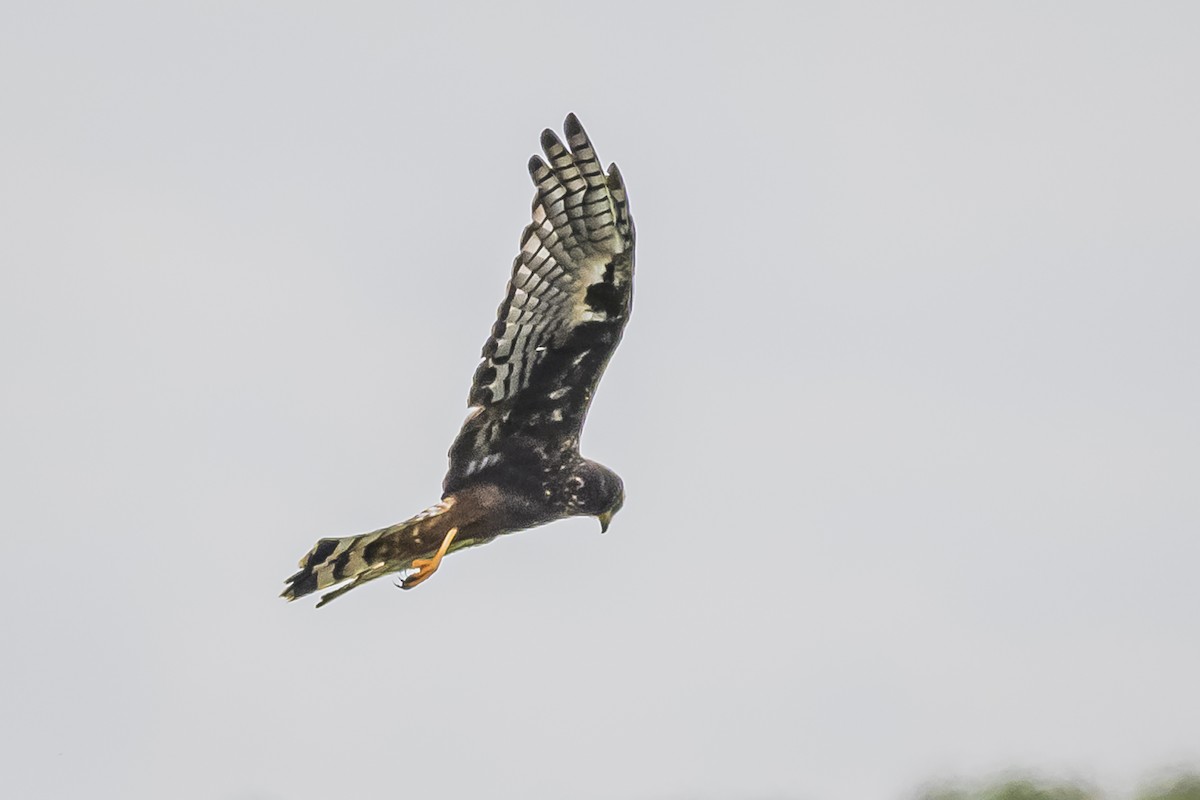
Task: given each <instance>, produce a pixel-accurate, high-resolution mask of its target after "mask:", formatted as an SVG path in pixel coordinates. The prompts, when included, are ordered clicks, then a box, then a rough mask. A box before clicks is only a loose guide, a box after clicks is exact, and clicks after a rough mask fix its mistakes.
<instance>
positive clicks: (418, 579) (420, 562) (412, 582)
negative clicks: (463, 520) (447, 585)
mask: <svg viewBox="0 0 1200 800" xmlns="http://www.w3.org/2000/svg"><path fill="white" fill-rule="evenodd" d="M457 533H458V528H451V529H450V530H448V531H446V538H444V539H442V546H441V547H439V548H438V551H437V553H436V554H435V555H434V557H433V558H414V559H413V562H412V565H413V567H415V568H416V570H417V571H416V572H414V573H413V574H412V575H409V576H408V577H407V578H405V579H404V582H403V583H401V584H400V587H401V588H402V589H411V588H413V587H414V586H417V585H418V584H420V583H423V582H424V581H426V580H428V579H429V576H430V575H432V574H433V573H435V572H437V569H438V567H440V566H441V564H442V557H443V556H445V555H446V551H447V550H449V549H450V543H451V542H453V541H454V535H455V534H457Z"/></svg>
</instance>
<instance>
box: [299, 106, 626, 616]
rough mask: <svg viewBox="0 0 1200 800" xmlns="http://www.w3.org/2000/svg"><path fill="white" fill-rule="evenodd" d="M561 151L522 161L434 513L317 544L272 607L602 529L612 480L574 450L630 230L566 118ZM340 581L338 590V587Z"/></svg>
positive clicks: (550, 143) (615, 325)
mask: <svg viewBox="0 0 1200 800" xmlns="http://www.w3.org/2000/svg"><path fill="white" fill-rule="evenodd" d="M564 132H565V133H566V144H565V145H564V143H563V142H562V140H560V139H559V138H558V136H557V135H556V134H555V133H554V132H553V131H551V130H549V129H547V130H545V131H543V132H542V139H541V145H542V149H543V150H544V151H545V154H546V155H545V158H544V159H543V158H542V157H541V156H536V155H535V156H533V157H532V158H531V159H530V160H529V175H530V177H532V179H533V183H534V186H535V187H536V192H535V194H534V198H533V221H532V222H530V224H529V225H528V226H527V227H526V228H525V232H524V233H523V234H522V235H521V252H520V254H519V255H517V258H516V261H515V262H514V263H513V269H512V277H511V279H510V280H509V283H508V293H507V295H506V296H505V298H504V302H503V303H501V304H500V310H499V319H498V320H497V321H496V324H495V325H493V326H492V334H491V337H490V338H489V339H488V340H487V343H486V344H485V345H484V347H483V361H482V363H480V365H479V368H478V369H477V370H476V371H475V377H474V380H473V382H472V385H471V392H470V395H469V397H468V400H467V405H468V406H469V407H470V410H469V413H468V414H467V419H466V422H464V423H463V426H462V430H461V431H460V432H459V434H458V438H457V439H455V440H454V444H453V445H452V446H451V447H450V453H449V456H450V468H449V471H448V472H447V473H446V478H445V480H444V481H443V483H442V492H443V493H442V499H441V501H440V502H439V503H437V505H434V506H433V507H431V508H429V509H427V510H425V511H423V512H421V513H420V514H418V515H416V516H415V517H413V518H412V519H409V520H406V521H405V522H401V523H398V524H396V525H392V526H390V527H387V528H382V529H380V530H377V531H374V532H372V533H364V534H361V535H358V536H347V537H344V538H336V539H321V540H320V541H318V542H317V544H316V546H315V547H314V548H313V549H312V550H310V551H309V552H308V554H307V555H305V556H304V558H303V559H301V560H300V571H299V572H297V573H296V574H295V575H293V576H292V577H290V578H288V579H287V584H288V585H287V588H286V589H285V590H284V592H283V597H285V598H287V599H288V600H294V599H296V598H297V597H303V596H304V595H307V594H311V593H312V592H317V591H320V590H322V589H326V588H329V587H331V586H337V588H335V589H334V590H333V591H330V592H327V593H326V594H324V595H323V596H322V598H321V601H320V602H319V603H318V604H317V605H318V606H321V605H324V604H325V603H328V602H329V601H331V600H333V599H334V598H336V597H340V596H341V595H342V594H344V593H346V592H348V591H350V590H351V589H353V588H354V587H355V586H358V585H360V584H363V583H366V582H367V581H370V580H374V579H375V578H378V577H380V576H382V575H387V574H389V573H393V572H402V571H403V572H406V573H407V575H406V576H405V577H404V578H403V581H402V583H401V584H400V585H401V586H402V587H403V588H405V589H411V588H413V587H414V586H416V585H418V584H420V583H421V582H423V581H424V580H426V579H427V578H428V577H429V576H430V575H432V574H433V573H434V572H435V571H436V570H437V568H438V566H439V565H440V564H441V562H442V558H443V557H444V556H445V555H446V554H447V553H450V552H453V551H455V550H458V549H460V548H463V547H470V546H472V545H477V544H483V543H485V542H489V541H491V540H492V539H495V538H496V537H497V536H500V535H501V534H505V533H512V532H514V531H520V530H524V529H527V528H532V527H535V526H538V525H544V524H546V523H548V522H553V521H554V520H559V519H564V518H566V517H571V516H579V515H583V516H592V517H596V518H598V519H599V520H600V528H601V531H602V532H603V531H605V530H607V529H608V525H609V522H610V521H611V520H612V518H613V515H614V514H616V513H617V511H619V510H620V508H621V506H622V504H623V503H624V502H625V488H624V485H623V484H622V482H621V478H620V477H619V476H618V475H617V474H616V473H615V472H613V471H612V470H610V469H608V468H607V467H605V466H603V465H601V464H598V463H596V462H595V461H590V460H588V459H586V458H583V457H582V456H581V455H580V454H579V435H580V431H581V430H582V428H583V421H584V417H585V416H586V415H587V411H588V407H589V406H590V405H591V402H592V395H593V393H595V391H596V385H597V384H598V383H599V382H600V376H601V374H602V373H603V372H604V368H605V367H606V366H607V364H608V360H609V358H610V357H611V356H612V354H613V351H614V350H615V349H616V347H617V343H618V342H619V341H620V339H621V334H622V332H623V330H624V328H625V323H626V321H627V320H628V318H629V311H630V301H631V297H632V290H633V250H634V228H633V220H632V219H630V216H629V205H628V201H627V199H626V196H625V184H624V182H623V181H622V180H621V173H620V172H619V171H618V170H617V166H616V164H612V165H610V166H609V168H608V172H607V173H606V172H604V170H603V169H602V168H601V166H600V160H599V159H598V158H597V156H596V151H595V149H594V148H593V147H592V143H591V141H590V140H589V139H588V136H587V133H586V132H585V131H584V130H583V126H582V125H580V124H579V120H578V119H576V117H575V115H574V114H570V115H569V116H568V117H567V119H566V123H565V124H564ZM339 584H342V585H340V586H339Z"/></svg>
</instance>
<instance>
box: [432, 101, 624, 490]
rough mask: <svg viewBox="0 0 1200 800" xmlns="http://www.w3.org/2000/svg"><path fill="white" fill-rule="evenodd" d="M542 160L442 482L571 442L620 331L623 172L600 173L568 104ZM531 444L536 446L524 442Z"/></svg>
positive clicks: (569, 448)
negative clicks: (529, 217) (528, 217)
mask: <svg viewBox="0 0 1200 800" xmlns="http://www.w3.org/2000/svg"><path fill="white" fill-rule="evenodd" d="M564 130H565V132H566V136H567V144H566V146H564V145H563V143H562V142H561V141H560V140H559V138H558V136H556V135H555V133H554V132H553V131H551V130H548V129H547V130H545V131H543V132H542V142H541V143H542V149H543V150H544V151H545V153H546V158H545V159H544V160H543V159H542V158H541V157H540V156H534V157H533V158H531V159H530V161H529V174H530V176H531V177H532V178H533V183H534V185H535V186H536V187H537V192H536V195H535V196H534V200H533V221H532V222H531V223H530V224H529V226H528V227H527V228H525V232H524V234H522V236H521V252H520V254H519V255H518V256H517V258H516V261H515V262H514V263H513V274H512V278H511V279H510V280H509V283H508V294H507V296H506V297H505V298H504V302H503V303H501V305H500V311H499V319H498V320H497V321H496V324H495V325H494V326H493V327H492V335H491V338H489V339H488V341H487V344H485V345H484V348H483V361H482V363H480V365H479V368H478V369H477V370H476V372H475V379H474V382H473V383H472V386H471V394H470V397H469V399H468V401H467V403H468V405H469V406H471V413H470V415H469V416H468V417H467V421H466V422H465V423H464V424H463V428H462V431H461V432H460V433H459V435H458V438H457V439H456V440H455V442H454V445H453V446H452V447H451V448H450V470H449V472H448V473H447V474H446V480H445V482H444V484H443V488H444V489H445V491H446V492H447V493H449V492H453V491H455V490H457V489H458V488H460V487H461V486H462V485H463V484H464V483H465V482H466V481H468V479H473V478H474V477H476V476H478V475H479V474H480V473H483V472H486V471H491V470H494V469H501V468H513V467H517V468H519V467H520V465H519V464H518V463H517V462H518V461H527V459H528V458H530V457H531V456H535V457H536V458H538V459H540V460H544V459H546V458H547V457H550V458H553V456H554V455H555V454H556V453H566V452H574V451H577V449H578V442H579V432H580V429H581V428H582V427H583V421H584V417H586V415H587V411H588V406H589V405H590V404H591V400H592V393H593V392H594V391H595V389H596V384H598V383H599V382H600V376H601V374H603V372H604V367H605V366H606V365H607V364H608V360H609V358H610V357H611V356H612V353H613V351H614V350H615V349H616V347H617V343H618V342H619V341H620V339H621V332H622V331H623V330H624V328H625V322H626V320H627V319H628V316H629V309H630V299H631V296H632V289H633V250H634V230H633V221H632V220H631V219H630V217H629V208H628V205H627V202H626V197H625V186H624V184H623V183H622V182H621V173H620V172H619V171H618V170H617V166H616V165H615V164H613V165H612V166H610V167H609V169H608V173H607V174H606V173H605V172H604V170H603V169H602V168H601V166H600V161H599V159H597V158H596V151H595V149H594V148H593V147H592V143H591V142H590V141H589V140H588V137H587V133H586V132H585V131H584V130H583V126H582V125H580V124H579V120H578V119H576V117H575V115H574V114H571V115H569V116H568V117H567V120H566V123H565V125H564ZM531 451H536V452H531Z"/></svg>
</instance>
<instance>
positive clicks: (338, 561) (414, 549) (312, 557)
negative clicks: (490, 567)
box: [280, 502, 452, 608]
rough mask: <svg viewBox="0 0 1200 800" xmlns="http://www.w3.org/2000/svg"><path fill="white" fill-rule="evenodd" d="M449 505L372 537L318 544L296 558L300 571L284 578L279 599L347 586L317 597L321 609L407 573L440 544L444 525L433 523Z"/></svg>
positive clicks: (363, 534)
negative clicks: (378, 580) (372, 584)
mask: <svg viewBox="0 0 1200 800" xmlns="http://www.w3.org/2000/svg"><path fill="white" fill-rule="evenodd" d="M451 505H452V503H450V502H442V503H439V504H438V505H436V506H434V507H433V508H430V509H428V510H426V511H423V512H421V513H420V514H418V515H417V516H415V517H413V518H412V519H409V520H405V521H404V522H400V523H398V524H396V525H391V526H389V527H387V528H380V529H379V530H377V531H372V532H371V533H362V534H358V535H357V536H345V537H342V538H339V539H321V540H320V541H318V542H317V544H316V546H315V547H313V549H312V550H310V551H308V553H307V554H306V555H305V556H304V558H302V559H300V571H299V572H297V573H296V574H295V575H293V576H291V577H290V578H288V579H287V581H286V582H287V584H288V585H287V588H285V589H284V590H283V593H282V594H281V595H280V597H283V598H285V599H287V600H289V601H290V600H295V599H296V598H298V597H304V596H305V595H308V594H312V593H313V592H318V591H320V590H322V589H326V588H328V587H330V586H335V585H337V584H340V583H344V582H345V585H344V586H339V587H338V588H337V589H334V590H333V591H332V592H327V593H326V594H324V595H323V596H322V597H321V601H320V602H319V603H317V608H320V607H321V606H323V605H325V604H326V603H328V602H330V601H331V600H334V599H336V598H338V597H341V596H342V595H343V594H345V593H346V592H348V591H350V590H351V589H353V588H354V587H355V586H358V585H360V584H363V583H366V582H367V581H371V580H374V579H376V578H379V577H382V576H383V575H387V574H388V573H391V572H399V571H401V570H406V569H410V568H411V567H412V562H413V559H414V558H420V557H421V556H422V555H425V554H427V553H428V552H429V551H430V550H431V548H432V549H433V550H436V549H437V546H438V545H439V544H440V543H441V538H440V535H438V529H439V528H441V527H442V526H441V525H439V524H431V523H433V522H434V521H435V520H436V518H437V517H439V516H440V515H441V514H444V513H445V512H446V511H448V510H449V509H450V506H451ZM436 521H437V522H440V520H436Z"/></svg>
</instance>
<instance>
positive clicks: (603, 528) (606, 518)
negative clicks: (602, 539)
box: [596, 510, 617, 533]
mask: <svg viewBox="0 0 1200 800" xmlns="http://www.w3.org/2000/svg"><path fill="white" fill-rule="evenodd" d="M616 513H617V512H616V511H615V510H611V511H605V512H604V513H603V514H597V515H596V519H598V520H600V532H601V533H605V532H607V531H608V525H609V523H610V522H612V518H613V516H615V515H616Z"/></svg>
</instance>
